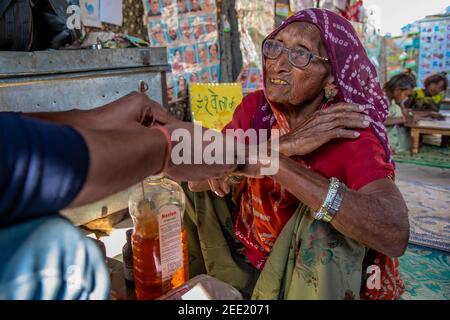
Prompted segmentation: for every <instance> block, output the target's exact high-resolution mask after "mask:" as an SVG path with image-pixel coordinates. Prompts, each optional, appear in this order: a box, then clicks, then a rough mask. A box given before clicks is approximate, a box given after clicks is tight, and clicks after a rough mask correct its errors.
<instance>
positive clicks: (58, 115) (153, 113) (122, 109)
mask: <svg viewBox="0 0 450 320" xmlns="http://www.w3.org/2000/svg"><path fill="white" fill-rule="evenodd" d="M23 115H24V116H28V117H32V118H36V119H40V120H46V121H50V122H54V123H59V124H66V125H70V126H73V127H76V128H85V129H94V130H117V129H130V128H131V129H132V128H136V127H139V126H151V125H152V124H159V125H165V124H174V123H177V122H179V120H177V119H176V118H174V117H172V116H170V115H169V114H168V113H167V111H166V109H164V108H163V107H162V106H161V105H160V104H159V103H157V102H156V101H153V100H151V99H150V98H149V97H148V96H147V95H146V94H144V93H139V92H132V93H130V94H127V95H126V96H124V97H122V98H120V99H118V100H115V101H113V102H111V103H108V104H106V105H104V106H101V107H98V108H94V109H89V110H79V109H74V110H69V111H63V112H35V113H24V114H23Z"/></svg>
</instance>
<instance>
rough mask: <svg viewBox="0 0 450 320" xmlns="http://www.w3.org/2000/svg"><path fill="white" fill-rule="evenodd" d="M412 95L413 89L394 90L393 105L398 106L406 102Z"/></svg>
mask: <svg viewBox="0 0 450 320" xmlns="http://www.w3.org/2000/svg"><path fill="white" fill-rule="evenodd" d="M413 93H414V89H413V88H410V89H400V88H396V89H395V90H394V100H395V103H397V104H398V105H401V104H402V103H403V102H404V101H405V100H407V99H408V98H409V97H411V96H412V94H413Z"/></svg>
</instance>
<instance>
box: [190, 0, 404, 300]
mask: <svg viewBox="0 0 450 320" xmlns="http://www.w3.org/2000/svg"><path fill="white" fill-rule="evenodd" d="M263 55H264V64H263V65H264V85H265V90H264V91H257V92H254V93H252V94H250V95H248V96H246V97H245V98H244V100H243V101H242V103H241V105H240V106H239V107H238V108H237V109H236V111H235V113H234V116H233V120H232V122H231V123H230V124H229V125H228V126H227V127H226V128H228V129H230V128H232V129H244V130H246V129H250V128H253V129H273V128H276V129H279V132H280V139H279V141H280V145H279V151H280V153H281V155H280V163H279V171H278V173H277V174H275V175H274V176H271V177H260V176H259V175H258V172H257V170H254V166H244V167H243V168H242V169H241V173H242V174H243V175H244V176H245V178H244V179H243V180H241V181H236V179H235V178H232V179H230V177H224V178H222V179H219V180H210V181H208V183H207V184H206V183H205V182H190V183H189V186H190V189H191V190H193V191H197V192H189V191H188V192H187V195H188V200H189V201H188V207H187V214H186V215H185V217H186V227H187V229H188V230H189V242H190V244H189V245H190V262H191V264H190V268H191V275H194V274H196V273H200V272H207V273H209V274H211V275H213V276H215V277H218V278H220V279H222V280H223V281H226V282H228V283H230V284H232V285H234V286H235V287H237V288H239V289H241V290H242V291H243V292H244V293H249V294H251V297H252V298H254V299H358V298H360V297H361V298H368V299H398V298H399V296H400V295H401V293H402V291H403V284H402V282H401V280H400V278H399V274H398V260H397V258H395V257H398V256H401V255H402V254H403V253H404V251H405V248H406V246H407V242H408V237H409V224H408V215H407V207H406V205H405V202H404V200H403V198H402V196H401V194H400V192H399V190H398V189H397V187H396V185H395V183H394V165H393V163H392V159H391V154H390V149H389V146H388V141H387V137H386V131H385V128H384V126H383V121H384V120H385V118H386V116H387V113H388V105H387V101H386V100H385V98H384V95H383V91H382V89H381V87H380V84H379V82H378V80H377V75H376V71H375V69H374V67H373V66H372V64H371V63H370V61H369V59H368V57H367V55H366V53H365V51H364V48H363V46H362V44H361V42H360V41H359V39H358V36H357V34H356V32H355V31H354V29H353V27H352V26H351V24H350V23H349V22H348V21H347V20H345V19H344V18H341V17H340V16H338V15H336V14H334V13H332V12H330V11H327V10H322V9H308V10H305V11H300V12H298V13H297V14H295V15H294V16H292V17H291V18H289V19H288V20H287V21H285V22H284V23H283V24H282V25H281V26H280V27H279V28H278V29H276V30H274V31H273V32H272V33H271V34H270V35H269V36H268V37H267V38H266V39H265V40H264V42H263ZM272 138H273V137H272ZM206 185H208V186H209V188H210V189H212V191H214V193H215V194H216V195H215V194H214V193H212V192H209V191H208V192H199V191H202V190H203V188H204V187H205V186H206ZM230 185H231V186H230ZM230 191H231V197H230V196H228V195H226V194H227V193H228V192H230ZM221 197H224V198H221Z"/></svg>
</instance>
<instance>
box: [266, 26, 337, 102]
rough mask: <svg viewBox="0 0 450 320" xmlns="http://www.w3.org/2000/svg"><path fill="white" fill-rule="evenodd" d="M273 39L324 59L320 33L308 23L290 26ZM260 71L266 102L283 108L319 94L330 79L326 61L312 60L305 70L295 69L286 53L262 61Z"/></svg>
mask: <svg viewBox="0 0 450 320" xmlns="http://www.w3.org/2000/svg"><path fill="white" fill-rule="evenodd" d="M274 39H275V40H278V41H280V42H282V43H283V45H284V46H285V47H286V48H292V47H295V46H302V47H305V48H306V49H307V50H309V51H310V52H311V53H313V54H315V55H319V56H322V57H324V58H328V54H327V52H326V50H325V47H324V45H323V43H322V40H321V37H320V31H319V29H318V28H317V27H316V26H314V25H312V24H309V23H305V22H295V23H292V24H290V25H288V26H287V27H286V28H284V29H283V30H281V31H280V32H279V33H278V34H277V35H276V36H275V38H274ZM264 69H265V87H266V95H267V99H268V100H269V101H271V102H275V103H279V104H281V105H283V106H287V107H290V106H293V107H295V106H298V105H300V104H302V103H305V102H308V101H312V100H314V99H316V98H317V96H318V95H320V94H322V95H323V94H324V92H323V89H324V87H325V85H326V84H327V83H328V82H332V80H333V78H332V76H331V75H330V65H329V62H323V61H321V60H319V59H314V58H312V59H311V62H310V63H309V64H308V65H307V66H306V67H304V68H302V69H299V68H297V67H294V66H293V65H291V64H290V62H289V61H288V54H287V51H284V52H283V53H282V54H281V55H280V56H279V57H278V58H277V59H273V60H272V59H267V58H265V61H264Z"/></svg>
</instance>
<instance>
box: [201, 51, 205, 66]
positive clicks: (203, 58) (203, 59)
mask: <svg viewBox="0 0 450 320" xmlns="http://www.w3.org/2000/svg"><path fill="white" fill-rule="evenodd" d="M200 60H201V61H202V63H203V64H206V49H205V48H201V49H200Z"/></svg>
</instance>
